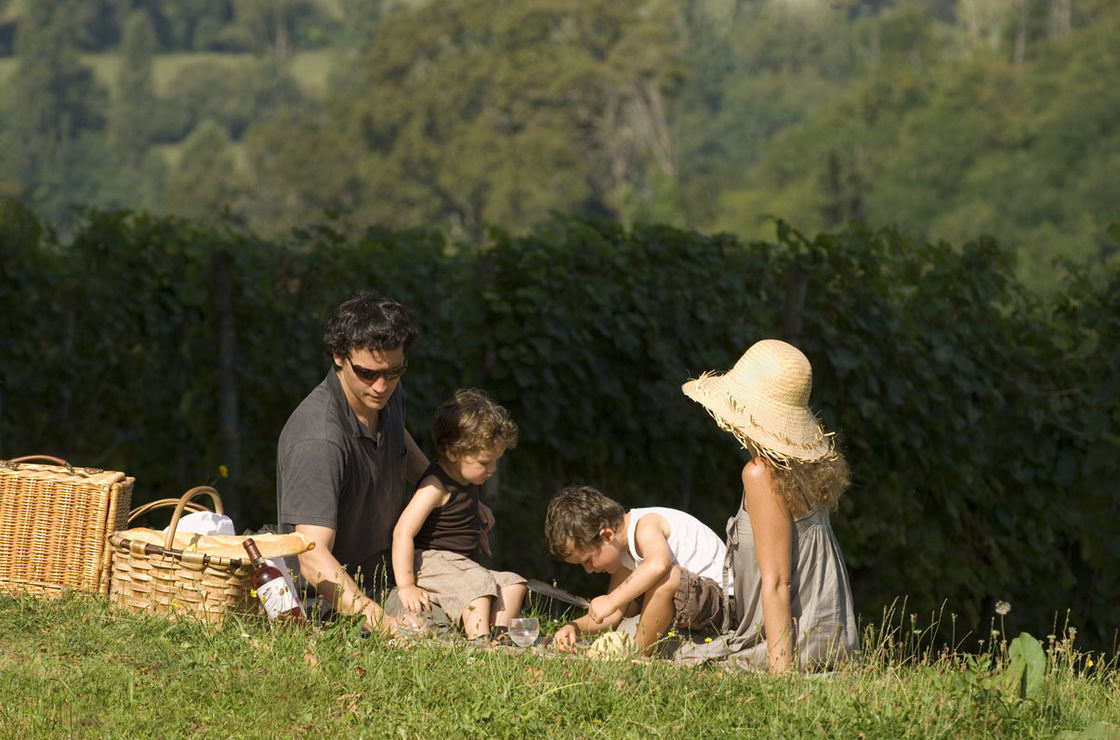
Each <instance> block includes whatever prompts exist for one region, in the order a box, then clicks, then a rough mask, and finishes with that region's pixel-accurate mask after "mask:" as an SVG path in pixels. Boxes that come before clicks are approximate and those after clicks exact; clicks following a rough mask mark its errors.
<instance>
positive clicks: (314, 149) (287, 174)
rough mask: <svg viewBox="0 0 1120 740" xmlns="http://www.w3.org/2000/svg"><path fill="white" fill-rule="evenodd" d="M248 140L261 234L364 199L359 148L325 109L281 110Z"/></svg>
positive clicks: (253, 212)
mask: <svg viewBox="0 0 1120 740" xmlns="http://www.w3.org/2000/svg"><path fill="white" fill-rule="evenodd" d="M243 144H244V150H245V159H246V162H247V164H248V170H249V173H250V174H249V177H250V178H251V184H252V187H251V188H250V189H249V192H248V194H247V196H246V205H245V208H246V211H247V214H248V221H249V226H250V227H251V228H252V229H253V230H254V231H255V232H256V233H259V234H263V235H273V236H278V235H280V234H283V233H285V232H287V231H289V230H290V229H292V228H294V227H296V226H300V225H307V224H310V223H313V222H315V221H316V220H319V219H321V218H323V215H324V213H325V212H331V213H340V212H349V211H351V210H353V208H354V207H355V205H356V204H357V203H359V202H361V200H362V181H361V178H360V177H359V176H358V171H357V169H356V168H355V166H354V161H355V156H354V152H352V151H351V150H350V149H349V147H348V145H347V143H346V142H345V141H344V140H343V138H342V136H341V135H340V134H339V132H338V131H337V130H336V129H335V128H334V126H333V125H332V124H331V122H330V121H329V120H328V119H327V118H326V117H325V116H323V115H322V114H318V113H312V112H309V111H300V110H286V111H281V112H279V113H276V114H275V115H273V116H271V117H270V118H268V119H266V120H264V121H262V122H260V123H258V124H256V125H254V126H253V127H251V128H250V129H249V130H248V131H247V132H246V133H245V138H244V142H243Z"/></svg>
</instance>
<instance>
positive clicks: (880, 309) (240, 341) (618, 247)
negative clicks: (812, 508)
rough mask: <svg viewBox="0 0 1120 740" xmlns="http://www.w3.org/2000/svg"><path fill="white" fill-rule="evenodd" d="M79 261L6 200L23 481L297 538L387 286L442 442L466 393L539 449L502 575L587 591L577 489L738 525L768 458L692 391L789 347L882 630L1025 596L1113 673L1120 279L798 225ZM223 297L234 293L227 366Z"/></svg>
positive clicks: (564, 227) (512, 494)
mask: <svg viewBox="0 0 1120 740" xmlns="http://www.w3.org/2000/svg"><path fill="white" fill-rule="evenodd" d="M63 241H64V240H62V239H60V238H59V237H58V236H57V235H56V234H54V233H52V232H51V231H50V230H49V229H47V228H46V227H44V226H43V225H42V224H41V223H40V222H39V221H38V219H37V218H36V217H35V216H34V215H33V214H31V213H29V212H27V211H26V210H24V209H22V208H21V207H19V206H16V205H13V204H6V205H3V206H0V312H2V313H0V361H2V363H3V365H2V382H3V384H2V386H0V457H4V458H7V457H13V456H16V455H22V454H28V453H36V452H41V453H49V454H53V455H58V456H62V457H65V458H67V459H70V460H71V461H73V462H75V463H77V464H82V465H91V466H97V467H104V468H110V469H118V470H125V471H127V472H129V473H130V474H132V475H135V476H136V478H137V485H136V501H137V502H142V501H147V500H151V499H154V498H162V497H166V496H173V495H178V494H179V493H181V492H182V491H184V490H186V489H187V488H189V487H191V486H194V485H198V484H204V483H213V484H215V485H216V487H218V488H219V490H221V491H222V492H223V493H224V494H227V496H228V499H229V504H230V508H231V509H232V511H234V512H236V514H237V517H238V520H239V523H241V524H242V525H243V526H248V527H257V526H259V525H261V524H264V523H267V522H270V521H271V520H272V518H273V516H274V511H275V509H274V498H275V493H274V485H275V483H274V466H275V452H274V450H275V441H276V437H277V435H278V434H279V431H280V428H281V426H282V425H283V423H284V420H285V419H286V418H287V415H288V414H289V413H290V412H291V410H292V409H293V408H294V407H295V405H296V404H297V403H298V402H299V400H300V399H301V398H302V397H303V396H304V395H305V394H306V393H307V392H308V391H309V390H310V389H311V388H312V387H313V386H314V385H315V384H316V383H317V382H318V381H319V380H320V379H321V377H322V375H323V374H324V373H325V371H326V369H327V367H328V361H327V358H326V356H325V354H324V352H323V349H322V342H321V334H322V325H323V322H324V320H325V318H326V316H327V314H328V312H329V311H330V309H331V308H332V307H333V306H335V305H336V304H337V303H338V302H339V301H341V300H342V299H344V298H346V297H347V296H348V295H350V294H352V293H353V292H355V291H356V290H359V289H369V290H374V291H377V292H380V293H383V294H386V295H390V296H393V297H395V298H397V299H399V300H401V301H402V302H403V303H405V304H406V305H407V306H409V307H410V309H411V310H412V311H413V313H414V314H415V315H416V317H417V319H418V320H419V322H420V324H421V331H422V334H421V338H420V340H419V341H418V343H417V344H416V346H415V347H414V349H413V351H412V353H411V355H410V365H409V373H408V376H407V377H406V382H405V385H406V387H407V389H408V394H409V395H408V401H409V420H410V421H409V426H410V428H411V429H412V432H413V435H414V436H415V437H416V438H417V440H418V441H419V442H420V443H421V445H422V446H424V447H425V448H426V449H427V448H430V443H429V439H428V427H429V420H430V417H431V414H432V412H433V411H434V409H435V407H436V405H437V404H438V403H439V402H440V401H441V400H442V399H444V398H445V397H446V396H448V395H449V394H450V393H451V392H452V391H453V390H454V389H455V388H456V387H460V386H464V385H475V386H479V387H483V388H485V389H487V390H488V391H489V392H490V393H491V394H493V395H494V396H495V397H496V398H498V399H499V400H500V401H501V402H503V403H505V404H506V405H507V406H508V407H509V408H510V410H511V411H512V413H513V415H514V417H515V418H516V419H517V421H518V423H519V424H520V425H521V428H522V441H521V444H520V445H519V446H518V448H517V449H515V450H513V451H511V452H510V453H509V454H508V455H507V458H506V463H505V466H504V468H503V470H502V480H501V487H500V492H499V495H498V496H497V498H496V499H495V506H496V509H497V511H498V515H499V523H500V529H499V532H498V535H497V545H498V548H499V549H498V553H497V560H498V561H499V564H501V565H504V566H507V567H512V568H517V569H521V570H523V571H525V572H528V573H530V574H532V575H537V576H542V577H546V578H548V577H553V576H556V577H559V578H560V579H562V580H564V581H565V583H566V584H573V583H574V584H580V585H583V584H584V582H583V581H582V580H581V577H580V576H579V575H578V574H576V573H575V572H574V570H573V569H569V568H568V567H567V566H562V565H557V564H555V563H552V562H550V561H549V559H548V557H547V553H546V552H545V549H544V547H543V545H542V542H541V525H542V521H543V513H544V505H545V502H546V500H547V498H548V496H549V495H550V494H551V493H552V492H553V491H554V490H555V489H556V487H558V486H560V485H563V484H567V483H575V482H586V483H592V484H595V485H598V486H600V487H601V488H602V489H603V490H605V491H606V492H607V493H609V494H610V495H613V496H614V497H616V498H618V499H620V500H621V501H623V502H624V503H625V504H626V505H628V506H633V505H643V504H654V503H656V504H665V505H671V506H677V507H680V508H685V509H688V510H690V511H693V512H695V513H696V514H697V515H698V516H700V517H701V518H703V519H704V520H705V521H707V522H708V523H709V524H711V525H712V526H713V527H715V528H717V530H721V529H722V526H723V523H724V521H725V519H726V517H727V516H729V515H730V514H731V513H732V512H733V511H734V509H735V507H736V505H737V502H738V499H739V491H738V488H739V483H738V473H739V467H740V465H741V463H742V461H743V460H744V459H745V458H744V457H743V453H742V452H741V451H740V450H738V449H737V445H736V443H735V442H734V440H733V439H732V438H731V437H730V435H727V434H724V433H722V432H720V431H719V430H718V429H716V427H715V425H714V424H713V423H712V422H711V421H710V419H709V417H708V415H707V414H706V413H705V412H704V410H703V409H702V408H701V407H699V406H697V405H696V404H694V403H692V402H691V401H689V400H687V399H686V398H685V397H684V396H683V395H682V394H681V393H680V385H681V383H682V382H683V381H684V380H686V379H688V378H690V377H694V376H696V375H697V374H699V373H700V372H702V371H704V370H709V369H726V368H728V367H730V366H731V365H732V364H733V363H734V361H735V360H736V359H737V358H738V357H739V355H740V354H741V353H742V352H743V350H744V349H745V348H746V347H747V346H749V345H750V344H751V343H752V342H753V341H755V340H756V339H759V338H762V337H767V336H785V337H787V338H791V339H793V340H794V341H796V343H797V344H799V346H801V347H802V348H803V349H804V350H805V352H806V353H807V354H808V356H809V358H810V359H811V360H812V362H813V366H814V370H815V384H814V393H813V404H814V407H815V408H816V409H817V410H818V411H819V412H820V413H821V414H822V416H823V418H824V420H825V423H826V425H827V426H828V427H830V428H834V429H838V430H839V431H840V433H841V435H842V444H843V447H844V449H845V450H846V451H847V453H848V457H849V459H850V461H851V464H852V468H853V473H854V479H855V484H854V486H853V489H852V491H851V492H850V495H849V496H848V497H847V498H846V499H845V500H844V501H843V503H842V506H841V510H840V513H839V514H838V516H837V517H836V519H835V521H836V528H837V532H838V536H839V538H840V540H841V543H842V545H843V547H844V550H845V553H846V556H847V558H848V565H849V568H850V570H851V572H852V577H853V586H854V589H855V592H856V601H857V607H858V608H859V609H860V611H861V612H862V613H863V614H864V615H865V617H866V618H868V619H873V620H878V619H879V618H880V616H881V610H882V608H883V607H884V606H886V605H888V604H890V603H891V602H892V601H893V600H894V599H896V598H899V597H905V598H906V599H907V605H906V607H905V611H908V612H914V613H917V614H918V615H919V616H920V618H921V619H922V620H923V621H924V620H926V619H928V616H929V615H930V614H931V613H932V612H934V611H937V610H939V609H940V608H941V605H942V604H943V603H945V614H944V616H943V621H944V622H946V623H947V624H948V623H949V622H950V619H949V613H953V614H957V615H958V621H957V637H958V638H959V637H960V636H961V634H962V633H963V632H964V630H966V629H973V630H976V631H979V632H980V636H982V637H983V636H985V633H986V630H987V625H988V624H989V618H990V615H991V606H992V604H993V603H994V602H995V601H996V600H997V599H1002V600H1007V601H1009V602H1011V604H1012V606H1013V617H1011V619H1015V620H1017V621H1015V622H1013V623H1014V624H1017V625H1018V626H1020V627H1021V628H1023V629H1029V630H1031V631H1034V632H1036V633H1038V634H1046V633H1047V632H1048V631H1050V630H1051V629H1052V628H1053V627H1054V624H1055V619H1056V620H1057V626H1058V628H1059V629H1060V628H1061V627H1062V625H1063V624H1064V622H1065V618H1066V610H1067V609H1069V610H1072V617H1071V624H1074V625H1076V626H1078V627H1079V628H1080V634H1081V636H1082V638H1084V639H1086V640H1088V641H1089V642H1090V643H1091V644H1093V645H1097V646H1103V647H1108V648H1111V647H1112V639H1113V633H1114V631H1115V630H1116V629H1117V627H1118V626H1120V602H1117V601H1116V599H1115V598H1114V597H1115V594H1116V593H1117V592H1118V591H1120V582H1118V578H1117V569H1116V567H1115V565H1114V563H1115V562H1118V561H1120V539H1118V538H1116V537H1114V536H1112V535H1111V522H1113V521H1115V520H1116V518H1117V517H1116V514H1117V511H1116V509H1117V504H1116V500H1117V495H1116V494H1117V492H1118V491H1117V480H1118V479H1120V470H1118V467H1120V466H1118V463H1117V460H1118V459H1120V437H1118V430H1120V376H1118V373H1120V370H1118V368H1120V349H1117V348H1118V347H1120V295H1118V293H1120V279H1118V277H1117V275H1115V274H1113V275H1110V276H1103V277H1102V276H1101V275H1089V274H1087V273H1078V274H1077V277H1076V278H1075V280H1074V282H1073V283H1071V284H1070V285H1069V286H1068V290H1067V291H1066V293H1065V294H1063V295H1061V296H1057V297H1053V298H1047V299H1046V300H1045V301H1044V300H1042V299H1041V298H1038V297H1035V296H1032V295H1030V294H1028V293H1026V292H1025V291H1024V290H1023V288H1022V287H1021V286H1020V285H1019V284H1018V283H1017V282H1016V281H1015V279H1014V277H1013V269H1012V259H1011V256H1010V254H1009V253H1008V252H1007V251H1006V250H1004V249H1002V248H1001V247H1000V246H999V245H997V244H996V243H994V242H992V241H990V240H979V241H977V242H975V243H970V244H966V245H964V246H963V247H959V248H957V247H952V246H949V245H945V244H924V243H920V242H915V241H913V240H911V239H909V238H907V237H906V236H905V235H902V234H899V233H897V232H894V231H890V230H882V231H869V230H865V229H863V228H860V227H856V226H853V227H851V228H849V229H848V230H846V231H843V232H840V233H835V234H821V235H819V236H816V237H815V238H809V237H807V236H804V235H801V234H799V233H797V232H796V231H794V230H792V229H790V228H788V227H786V226H784V225H779V228H778V231H777V234H776V238H775V240H774V241H773V242H757V243H750V244H745V243H742V242H740V241H738V240H737V239H736V238H734V237H732V236H727V235H719V236H705V235H700V234H694V233H688V232H682V231H678V230H674V229H670V228H667V227H661V226H638V227H634V228H633V229H630V230H627V229H623V228H622V227H620V226H618V225H617V224H614V223H609V222H589V221H576V220H563V219H558V220H557V222H556V223H555V224H554V226H553V227H552V228H551V229H548V230H542V231H539V232H537V233H535V234H531V235H528V236H524V237H513V236H510V235H507V234H504V233H500V232H494V233H492V234H491V238H490V240H489V243H488V244H487V245H486V246H485V247H476V246H471V245H465V244H452V243H448V242H447V241H446V240H445V239H444V238H443V237H442V236H441V235H439V234H437V233H431V232H387V231H379V230H371V231H370V232H369V233H367V234H366V235H365V236H364V237H362V238H360V239H356V240H351V239H347V238H345V237H344V236H343V235H341V234H339V233H336V232H335V231H334V230H332V228H331V227H330V225H321V226H316V227H313V228H309V229H308V230H307V231H305V232H300V233H297V234H295V235H294V236H293V238H292V239H291V240H290V241H289V242H287V243H283V244H281V243H268V242H263V241H261V240H259V239H257V238H255V237H254V236H252V235H250V234H245V233H242V232H239V231H234V230H220V229H208V228H203V227H201V226H199V225H196V224H192V223H187V222H183V221H178V220H173V219H165V218H157V217H153V216H149V215H146V214H142V213H125V212H88V213H85V214H83V215H82V216H81V218H79V219H78V221H77V223H76V224H75V225H74V229H73V233H72V235H71V237H70V238H68V239H66V240H65V243H63ZM219 273H221V274H224V275H225V276H226V277H227V278H229V279H232V281H233V284H234V287H235V292H234V296H233V303H232V305H233V312H232V314H226V317H227V319H231V320H232V324H227V327H228V326H230V325H232V326H233V327H234V328H235V331H236V344H235V346H236V353H235V355H226V356H224V357H223V356H220V353H219V351H218V347H219V334H220V333H219V329H218V327H219V317H220V316H222V315H223V314H222V313H221V312H220V311H217V310H216V309H215V306H216V305H220V303H221V302H220V300H218V292H216V291H217V289H216V286H217V285H218V284H219V282H218V281H217V277H219ZM231 362H232V365H230V364H229V363H231ZM223 363H226V366H228V367H231V368H232V373H231V374H230V375H229V376H228V377H227V382H226V384H225V385H224V386H223V380H222V375H221V373H220V372H219V369H220V368H221V367H223ZM230 379H232V381H233V382H234V383H235V384H234V385H232V386H231V384H230V383H229V382H228V381H229V380H230ZM223 391H224V392H225V393H226V396H225V398H226V401H227V410H228V408H229V406H228V404H229V403H231V402H235V405H234V406H233V407H232V408H234V409H235V411H236V416H234V417H232V418H230V417H228V416H227V417H221V415H220V412H219V407H220V402H219V398H221V394H222V392H223ZM231 391H232V392H233V393H235V395H234V396H230V395H229V394H230V392H231ZM231 399H232V400H231ZM222 422H225V423H226V427H225V430H226V431H225V433H224V434H223V433H220V432H219V427H220V426H221V423H222ZM230 422H233V426H230V424H229V423H230ZM231 429H232V430H233V431H232V437H231V432H230V430H231ZM231 439H233V440H234V444H233V446H231V441H230V440H231ZM220 466H226V467H227V468H229V469H230V477H229V478H225V479H219V478H218V470H219V467H220ZM966 647H967V645H966Z"/></svg>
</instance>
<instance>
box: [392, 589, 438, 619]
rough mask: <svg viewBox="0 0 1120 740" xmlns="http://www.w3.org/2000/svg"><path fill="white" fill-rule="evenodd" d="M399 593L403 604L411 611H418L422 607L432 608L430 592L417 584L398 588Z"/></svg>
mask: <svg viewBox="0 0 1120 740" xmlns="http://www.w3.org/2000/svg"><path fill="white" fill-rule="evenodd" d="M397 595H398V596H399V597H400V600H401V606H403V607H404V608H405V609H408V610H409V611H413V612H418V611H420V610H421V609H430V608H431V602H430V601H429V600H428V592H427V591H425V590H424V589H422V588H420V587H419V586H417V585H416V584H413V585H411V586H404V587H402V588H399V589H397Z"/></svg>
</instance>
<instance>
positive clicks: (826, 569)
mask: <svg viewBox="0 0 1120 740" xmlns="http://www.w3.org/2000/svg"><path fill="white" fill-rule="evenodd" d="M793 525H794V529H793V543H792V547H793V551H792V558H791V563H792V565H793V572H792V577H793V581H792V583H791V584H790V613H791V616H792V617H793V621H794V629H795V630H796V634H795V639H794V645H795V651H796V653H797V656H798V660H799V662H800V665H801V667H802V669H803V670H807V671H820V670H827V669H828V668H830V667H832V666H834V665H835V664H836V663H839V662H843V661H845V660H851V659H854V658H855V657H856V655H857V653H858V650H859V635H858V633H857V630H856V620H855V611H854V609H853V608H852V591H851V587H850V586H849V584H848V572H847V569H846V568H845V567H844V556H843V554H842V553H841V552H840V546H839V544H838V543H837V541H836V535H835V534H833V532H832V525H831V524H830V522H829V516H828V510H827V509H820V510H817V511H812V512H810V513H808V514H806V515H804V516H802V517H800V518H798V519H795V520H794V522H793ZM728 573H730V575H731V578H728ZM724 578H725V591H726V590H727V588H726V586H727V583H728V582H730V583H733V584H734V590H733V594H734V596H733V597H731V598H732V599H733V601H734V610H733V611H734V614H735V619H736V620H737V622H738V626H737V627H735V628H734V630H733V631H729V630H727V629H725V630H724V633H723V634H721V635H720V636H719V637H716V638H714V639H712V640H711V641H710V642H704V643H688V642H686V643H685V644H684V645H682V646H681V648H680V650H678V652H677V654H676V658H677V660H684V661H687V662H699V661H704V660H710V659H716V658H726V659H727V660H728V661H729V662H731V663H734V664H737V665H739V666H740V667H750V668H757V669H760V670H766V669H767V668H768V666H769V659H768V656H767V650H766V637H765V635H764V633H763V630H762V595H761V594H762V576H761V573H760V572H759V569H758V561H757V559H756V558H755V552H754V531H753V530H752V529H751V520H750V516H749V515H748V514H747V512H746V510H745V509H743V508H742V507H741V506H740V507H739V511H738V513H737V514H736V515H735V516H734V517H732V518H731V519H729V520H728V522H727V565H725V567H724ZM728 626H729V627H730V626H731V625H728Z"/></svg>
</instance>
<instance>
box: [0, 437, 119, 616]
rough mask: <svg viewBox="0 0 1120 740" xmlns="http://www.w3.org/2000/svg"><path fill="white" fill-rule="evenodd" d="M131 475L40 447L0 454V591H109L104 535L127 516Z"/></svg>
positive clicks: (50, 593)
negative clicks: (23, 453)
mask: <svg viewBox="0 0 1120 740" xmlns="http://www.w3.org/2000/svg"><path fill="white" fill-rule="evenodd" d="M32 460H39V461H47V463H46V464H44V463H43V462H31V461H32ZM133 480H134V479H133V478H130V477H128V476H126V475H125V474H124V473H119V472H114V471H110V470H99V469H97V468H79V467H74V466H72V465H70V464H69V463H67V462H66V461H65V460H60V459H59V458H57V457H49V456H44V455H31V456H27V457H19V458H14V459H12V460H0V592H4V593H12V594H18V593H28V594H32V595H36V596H54V595H57V594H60V593H62V592H63V591H65V590H67V589H76V590H81V591H90V592H93V593H100V594H105V593H108V590H109V561H110V557H111V553H112V550H111V548H109V546H108V543H106V541H105V536H106V535H107V534H108V533H109V532H113V531H115V530H118V529H121V528H123V527H124V526H125V524H126V523H127V521H128V508H129V505H130V504H131V501H132V484H133Z"/></svg>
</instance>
